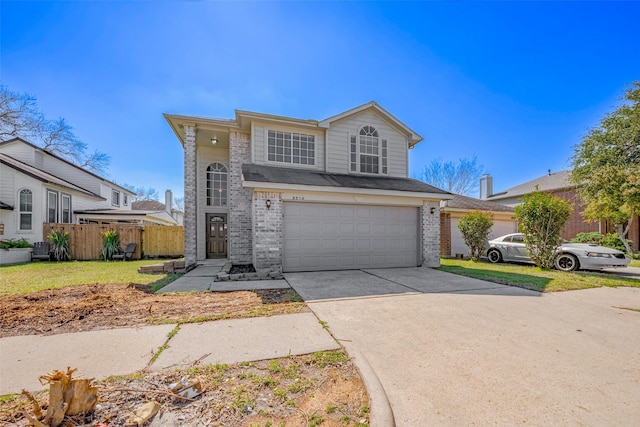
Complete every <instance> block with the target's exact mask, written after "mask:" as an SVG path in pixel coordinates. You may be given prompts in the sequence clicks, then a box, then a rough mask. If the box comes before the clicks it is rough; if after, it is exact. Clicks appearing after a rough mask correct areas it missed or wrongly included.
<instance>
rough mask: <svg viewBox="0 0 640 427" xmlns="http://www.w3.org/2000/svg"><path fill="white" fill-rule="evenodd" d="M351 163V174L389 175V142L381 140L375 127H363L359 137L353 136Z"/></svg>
mask: <svg viewBox="0 0 640 427" xmlns="http://www.w3.org/2000/svg"><path fill="white" fill-rule="evenodd" d="M349 163H350V166H349V170H350V171H351V172H359V173H370V174H380V173H382V174H383V175H387V174H388V172H389V168H388V147H387V140H386V139H382V138H380V136H379V134H378V131H377V130H376V128H374V127H373V126H368V125H367V126H363V127H362V129H360V132H358V135H351V139H350V144H349Z"/></svg>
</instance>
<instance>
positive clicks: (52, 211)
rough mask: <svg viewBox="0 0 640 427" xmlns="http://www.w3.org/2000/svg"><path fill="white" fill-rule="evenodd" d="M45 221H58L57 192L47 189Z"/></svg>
mask: <svg viewBox="0 0 640 427" xmlns="http://www.w3.org/2000/svg"><path fill="white" fill-rule="evenodd" d="M47 222H50V223H56V222H58V192H57V191H51V190H49V191H47Z"/></svg>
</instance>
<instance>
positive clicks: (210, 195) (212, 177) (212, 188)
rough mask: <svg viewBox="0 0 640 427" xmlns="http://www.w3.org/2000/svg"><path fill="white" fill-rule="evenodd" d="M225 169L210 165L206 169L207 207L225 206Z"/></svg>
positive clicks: (218, 164)
mask: <svg viewBox="0 0 640 427" xmlns="http://www.w3.org/2000/svg"><path fill="white" fill-rule="evenodd" d="M227 176H228V173H227V167H226V166H225V165H223V164H222V163H211V164H210V165H209V166H208V167H207V206H227V189H228V187H227V181H228V179H227Z"/></svg>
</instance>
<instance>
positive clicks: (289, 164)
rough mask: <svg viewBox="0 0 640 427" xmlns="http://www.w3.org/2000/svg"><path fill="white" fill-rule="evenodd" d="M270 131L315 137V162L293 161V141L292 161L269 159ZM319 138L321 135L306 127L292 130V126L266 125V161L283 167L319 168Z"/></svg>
mask: <svg viewBox="0 0 640 427" xmlns="http://www.w3.org/2000/svg"><path fill="white" fill-rule="evenodd" d="M269 131H274V132H287V133H290V134H294V133H297V134H301V135H306V136H311V137H313V164H311V165H310V164H304V163H294V162H293V142H292V143H291V162H279V161H277V160H269ZM319 139H321V137H320V136H319V135H318V134H316V133H315V132H309V131H308V130H306V129H301V130H292V129H290V128H279V127H276V126H265V127H264V161H265V163H267V164H271V165H278V166H282V167H293V168H306V169H317V168H318V144H319ZM292 141H293V139H292Z"/></svg>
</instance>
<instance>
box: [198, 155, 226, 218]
mask: <svg viewBox="0 0 640 427" xmlns="http://www.w3.org/2000/svg"><path fill="white" fill-rule="evenodd" d="M216 163H218V164H220V165H222V166H224V168H225V169H226V174H227V197H226V201H225V203H224V204H222V200H221V201H220V205H216V204H214V203H213V196H212V197H211V204H209V197H208V196H207V190H208V189H209V167H210V166H211V165H213V164H216ZM212 189H213V188H212ZM204 204H205V206H206V207H214V208H227V207H228V206H229V165H226V164H224V163H223V162H217V161H213V162H210V163H209V164H207V167H206V168H204Z"/></svg>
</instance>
